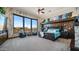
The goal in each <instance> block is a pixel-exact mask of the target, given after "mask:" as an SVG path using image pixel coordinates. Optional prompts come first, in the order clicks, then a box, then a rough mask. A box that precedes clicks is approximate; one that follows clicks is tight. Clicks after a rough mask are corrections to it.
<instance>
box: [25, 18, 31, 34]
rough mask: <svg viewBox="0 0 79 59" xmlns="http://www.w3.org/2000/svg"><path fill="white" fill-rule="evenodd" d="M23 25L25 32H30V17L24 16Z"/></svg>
mask: <svg viewBox="0 0 79 59" xmlns="http://www.w3.org/2000/svg"><path fill="white" fill-rule="evenodd" d="M24 27H25V29H24V30H25V32H27V33H30V32H31V19H30V18H24Z"/></svg>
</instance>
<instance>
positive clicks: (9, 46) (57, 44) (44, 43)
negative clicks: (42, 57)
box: [0, 36, 70, 51]
mask: <svg viewBox="0 0 79 59" xmlns="http://www.w3.org/2000/svg"><path fill="white" fill-rule="evenodd" d="M69 45H70V40H67V39H61V38H59V39H58V40H57V41H51V40H47V39H44V38H39V37H38V36H29V37H25V38H15V39H10V40H7V41H6V42H5V43H4V44H2V45H1V47H0V50H1V51H69V49H70V48H69Z"/></svg>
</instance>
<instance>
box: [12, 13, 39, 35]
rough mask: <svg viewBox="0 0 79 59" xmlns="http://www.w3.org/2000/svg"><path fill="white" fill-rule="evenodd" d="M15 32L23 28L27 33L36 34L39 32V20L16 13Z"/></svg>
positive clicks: (14, 17)
mask: <svg viewBox="0 0 79 59" xmlns="http://www.w3.org/2000/svg"><path fill="white" fill-rule="evenodd" d="M13 19H14V22H13V23H14V33H18V32H19V31H20V30H21V29H22V30H24V31H25V32H26V33H27V34H32V33H34V34H36V33H37V20H36V19H32V18H28V17H24V16H19V15H16V14H14V15H13Z"/></svg>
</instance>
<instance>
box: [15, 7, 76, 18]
mask: <svg viewBox="0 0 79 59" xmlns="http://www.w3.org/2000/svg"><path fill="white" fill-rule="evenodd" d="M39 8H44V10H43V11H44V12H45V13H41V14H38V9H39ZM14 9H17V10H19V11H23V12H24V13H27V14H29V15H33V16H35V17H38V18H41V19H46V18H50V17H54V16H57V15H61V14H64V13H68V12H72V11H74V10H75V8H74V7H14Z"/></svg>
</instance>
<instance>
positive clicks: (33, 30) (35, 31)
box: [32, 19, 37, 33]
mask: <svg viewBox="0 0 79 59" xmlns="http://www.w3.org/2000/svg"><path fill="white" fill-rule="evenodd" d="M32 33H37V20H34V19H32Z"/></svg>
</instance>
